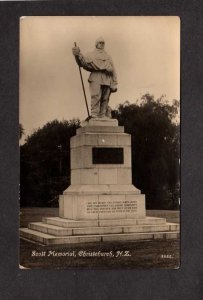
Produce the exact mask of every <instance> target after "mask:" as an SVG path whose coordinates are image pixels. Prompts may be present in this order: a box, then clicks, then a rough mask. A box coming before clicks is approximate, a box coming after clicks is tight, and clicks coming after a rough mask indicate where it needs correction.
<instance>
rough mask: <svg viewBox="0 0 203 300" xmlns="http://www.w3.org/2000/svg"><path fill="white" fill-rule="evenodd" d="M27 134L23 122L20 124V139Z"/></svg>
mask: <svg viewBox="0 0 203 300" xmlns="http://www.w3.org/2000/svg"><path fill="white" fill-rule="evenodd" d="M24 134H25V129H24V128H23V125H22V124H19V139H21V138H22V136H23V135H24Z"/></svg>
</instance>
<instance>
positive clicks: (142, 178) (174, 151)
mask: <svg viewBox="0 0 203 300" xmlns="http://www.w3.org/2000/svg"><path fill="white" fill-rule="evenodd" d="M178 108H179V103H178V101H177V100H174V101H173V104H172V105H170V104H168V103H167V102H166V101H164V98H163V97H161V98H160V99H157V100H155V99H154V97H153V96H152V95H149V94H146V95H144V96H143V97H142V98H141V101H140V103H135V104H130V103H129V102H125V103H124V104H120V105H119V107H118V109H117V110H116V111H114V117H116V118H117V119H118V121H119V125H122V126H124V127H125V132H127V133H130V134H131V136H132V175H133V176H132V179H133V184H134V185H135V186H136V187H137V188H138V189H140V190H141V192H142V193H144V194H145V195H146V204H147V208H159V209H160V208H165V209H170V208H177V207H178V200H179V158H180V157H179V125H177V124H176V123H175V119H176V116H177V113H178Z"/></svg>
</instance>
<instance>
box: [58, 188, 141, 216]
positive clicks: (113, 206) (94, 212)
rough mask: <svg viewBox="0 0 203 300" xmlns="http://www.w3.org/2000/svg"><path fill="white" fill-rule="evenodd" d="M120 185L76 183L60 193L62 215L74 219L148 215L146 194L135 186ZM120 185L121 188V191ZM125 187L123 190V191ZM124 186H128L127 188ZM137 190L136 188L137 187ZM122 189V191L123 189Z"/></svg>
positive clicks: (60, 213)
mask: <svg viewBox="0 0 203 300" xmlns="http://www.w3.org/2000/svg"><path fill="white" fill-rule="evenodd" d="M127 187H128V186H126V187H125V188H122V187H117V192H116V186H105V185H104V186H101V185H100V186H99V189H97V187H92V186H90V191H89V192H88V188H87V186H84V189H85V191H84V189H83V191H78V192H76V191H75V192H73V190H74V188H75V189H77V188H78V189H80V190H81V189H82V187H81V186H78V187H76V186H72V187H71V189H70V190H68V191H67V192H66V193H64V194H63V195H61V196H60V199H59V217H61V218H67V219H73V220H100V219H103V220H105V219H106V220H108V219H129V218H130V219H131V218H132V219H133V218H137V219H141V218H144V217H145V197H144V195H141V194H140V193H138V192H135V191H134V190H133V188H134V187H133V186H129V187H128V188H127ZM119 188H120V191H119ZM121 188H122V191H121ZM124 189H125V190H126V191H125V192H124ZM135 190H136V189H135ZM119 192H120V193H119Z"/></svg>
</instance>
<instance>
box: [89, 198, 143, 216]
mask: <svg viewBox="0 0 203 300" xmlns="http://www.w3.org/2000/svg"><path fill="white" fill-rule="evenodd" d="M86 210H87V213H92V214H95V213H110V214H113V213H133V212H137V201H135V200H129V201H121V200H117V201H114V202H112V201H101V202H97V201H94V202H91V201H89V202H87V207H86Z"/></svg>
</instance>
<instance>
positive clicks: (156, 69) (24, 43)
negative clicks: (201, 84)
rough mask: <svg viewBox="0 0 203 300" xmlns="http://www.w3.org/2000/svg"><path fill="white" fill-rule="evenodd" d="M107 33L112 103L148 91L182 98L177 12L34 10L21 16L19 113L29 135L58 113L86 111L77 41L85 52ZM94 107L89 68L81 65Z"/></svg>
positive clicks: (76, 114) (62, 115)
mask: <svg viewBox="0 0 203 300" xmlns="http://www.w3.org/2000/svg"><path fill="white" fill-rule="evenodd" d="M100 36H102V37H103V38H104V40H105V50H106V51H107V53H108V54H110V55H111V57H112V59H113V61H114V65H115V68H116V72H117V76H118V91H117V93H113V94H112V95H111V97H110V106H111V107H112V109H114V108H116V106H117V105H118V104H120V103H123V102H125V101H129V102H130V103H133V102H135V101H136V100H137V99H140V97H141V96H142V95H144V94H145V93H150V94H153V95H154V96H155V98H159V97H160V96H161V95H163V94H164V95H166V97H167V99H168V100H169V102H170V101H172V100H173V99H177V100H180V20H179V18H178V17H175V16H174V17H169V16H166V17H163V16H161V17H148V16H147V17H124V16H123V17H120V16H115V17H107V16H104V17H98V16H96V17H92V16H89V17H81V16H71V17H70V16H65V17H64V16H63V17H62V16H61V17H60V16H50V17H48V16H42V17H41V16H40V17H38V16H35V17H33V16H29V17H22V18H21V19H20V82H19V98H20V117H19V121H20V123H21V124H22V125H23V128H24V130H25V136H24V138H25V137H26V136H27V135H30V134H32V132H33V131H34V130H35V129H38V128H39V127H42V126H43V125H45V124H46V123H47V122H48V121H52V120H54V119H58V120H70V119H72V118H79V119H80V120H84V119H85V118H86V117H87V110H86V106H85V100H84V95H83V90H82V85H81V80H80V75H79V69H78V66H77V64H76V62H75V59H74V56H73V55H72V47H73V46H74V42H76V43H77V45H78V46H79V47H80V49H81V52H82V53H83V54H85V53H88V52H90V51H92V50H93V49H94V48H95V40H96V39H97V38H98V37H100ZM82 75H83V80H84V84H85V90H86V94H87V98H88V103H89V107H90V101H91V100H90V99H91V98H90V93H89V84H88V76H89V72H87V71H85V70H82Z"/></svg>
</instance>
